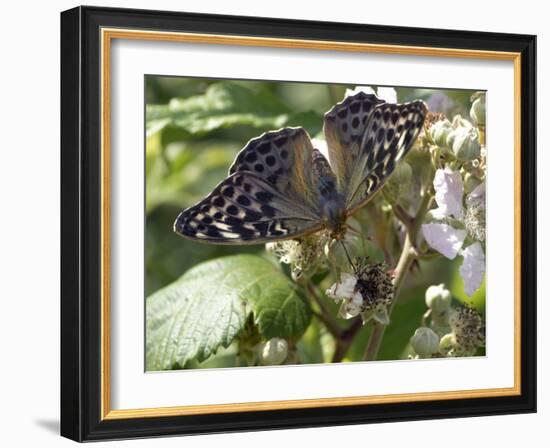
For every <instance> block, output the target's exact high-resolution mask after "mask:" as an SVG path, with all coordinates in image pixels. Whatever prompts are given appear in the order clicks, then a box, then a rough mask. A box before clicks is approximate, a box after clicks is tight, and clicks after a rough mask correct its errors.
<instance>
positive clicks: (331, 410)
mask: <svg viewBox="0 0 550 448" xmlns="http://www.w3.org/2000/svg"><path fill="white" fill-rule="evenodd" d="M117 40H132V41H143V42H171V43H173V44H177V43H178V42H186V43H195V44H198V45H200V46H202V47H201V48H205V47H207V46H209V45H211V46H216V45H233V46H238V47H239V48H241V49H242V51H243V52H246V51H247V49H250V50H252V49H256V50H257V49H258V48H259V49H263V48H265V49H267V48H283V49H286V50H288V51H298V50H314V51H319V52H323V51H325V52H333V53H334V52H335V53H338V52H342V53H344V52H345V53H346V54H352V55H353V54H376V55H400V56H404V57H408V58H415V57H421V56H422V57H428V58H429V57H434V58H438V57H439V58H450V59H452V60H455V59H456V60H463V59H466V60H475V61H489V62H490V61H507V62H508V63H511V64H512V65H513V79H514V82H513V92H512V91H511V90H512V89H510V92H509V94H510V95H511V96H513V110H514V120H513V123H514V130H513V136H514V142H513V147H514V172H515V175H514V179H509V181H510V182H513V184H514V199H513V201H514V204H513V210H514V214H513V216H514V217H513V219H514V223H513V235H514V243H513V247H514V250H513V254H512V255H511V259H514V260H515V261H514V269H513V272H514V287H513V290H510V291H509V296H510V298H511V300H512V302H513V307H514V317H513V319H514V323H513V333H514V334H513V337H512V338H511V339H512V340H513V347H512V348H511V350H513V360H514V361H513V366H511V369H512V370H513V385H512V386H511V387H495V388H482V389H476V390H459V391H440V392H414V391H410V392H408V393H402V394H392V395H385V394H373V395H369V396H341V397H329V398H326V397H316V398H315V397H314V398H309V399H296V400H288V399H285V400H268V401H258V402H233V403H223V404H204V405H186V404H185V403H181V405H178V406H173V405H172V406H165V407H164V406H163V407H143V408H131V409H113V408H112V406H111V395H112V393H113V387H114V386H116V385H113V384H112V376H111V373H112V372H111V360H112V357H113V356H115V355H116V354H115V353H114V351H112V350H111V349H112V344H111V331H112V326H111V321H110V318H111V316H112V310H113V306H114V304H113V302H112V301H111V294H110V291H111V287H112V285H113V284H114V283H115V282H116V281H117V278H116V276H114V274H113V273H112V272H111V268H110V263H111V245H113V244H115V243H116V238H118V237H119V235H118V234H113V233H112V232H111V228H110V223H111V216H112V213H113V207H115V206H116V204H114V202H113V201H112V200H111V184H112V181H113V178H112V175H113V173H114V171H112V168H113V167H112V165H111V161H112V156H113V154H112V153H111V139H112V136H113V134H114V133H115V131H116V130H113V129H112V128H111V121H110V120H111V115H112V110H111V98H112V94H113V92H112V90H111V84H110V76H111V73H112V69H113V60H112V53H111V49H112V44H113V42H115V41H117ZM535 55H536V37H535V36H530V35H516V34H501V33H486V32H474V31H455V30H436V29H421V28H403V27H392V26H382V25H364V24H350V23H331V22H313V21H298V20H282V19H271V18H269V19H268V18H256V17H238V16H220V15H205V14H191V13H181V12H165V11H144V10H131V9H126V10H125V9H111V8H98V7H77V8H74V9H71V10H68V11H65V12H63V13H62V14H61V435H63V436H65V437H68V438H70V439H73V440H76V441H92V440H104V439H121V438H141V437H155V436H164V435H186V434H198V433H213V432H231V431H246V430H268V429H280V428H298V427H313V426H330V425H342V424H363V423H375V422H388V421H403V420H418V419H433V418H451V417H467V416H480V415H498V414H510V413H527V412H535V411H536V387H537V379H536V301H535V298H536V266H537V262H536V248H537V246H536V241H537V239H536V143H535V142H536V61H535V57H536V56H535ZM297 70H298V69H297ZM212 76H216V73H212ZM117 163H118V162H117ZM125 169H131V167H129V168H125ZM140 243H141V242H140ZM141 299H142V298H136V300H141ZM119 349H120V347H119ZM123 349H124V348H123ZM141 374H143V372H141ZM116 384H120V383H119V382H118V381H117V383H116Z"/></svg>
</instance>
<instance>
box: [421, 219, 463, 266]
mask: <svg viewBox="0 0 550 448" xmlns="http://www.w3.org/2000/svg"><path fill="white" fill-rule="evenodd" d="M466 233H467V232H466V230H462V229H455V228H454V227H451V226H450V225H448V224H439V223H435V224H422V234H423V235H424V238H425V239H426V242H427V243H428V244H429V246H430V247H432V248H433V249H435V250H436V251H438V252H439V253H440V254H442V255H444V256H445V257H447V258H448V259H449V260H452V259H454V258H455V257H456V255H457V254H458V251H459V250H460V249H461V248H462V244H463V243H464V239H465V238H466Z"/></svg>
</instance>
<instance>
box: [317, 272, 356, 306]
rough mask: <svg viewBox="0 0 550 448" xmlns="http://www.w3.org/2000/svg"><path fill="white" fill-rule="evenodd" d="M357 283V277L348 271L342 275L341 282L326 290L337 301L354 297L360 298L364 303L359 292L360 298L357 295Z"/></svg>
mask: <svg viewBox="0 0 550 448" xmlns="http://www.w3.org/2000/svg"><path fill="white" fill-rule="evenodd" d="M356 284H357V277H355V275H351V274H348V273H345V272H344V273H342V275H341V276H340V282H339V283H335V284H334V285H332V286H331V287H330V288H329V289H327V291H326V295H327V296H328V297H330V298H331V299H334V300H335V301H336V302H339V301H340V300H347V299H350V298H354V299H355V301H357V300H359V299H360V303H359V304H361V303H363V298H362V297H361V294H359V298H357V297H355V294H356V293H355V285H356Z"/></svg>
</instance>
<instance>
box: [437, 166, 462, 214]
mask: <svg viewBox="0 0 550 448" xmlns="http://www.w3.org/2000/svg"><path fill="white" fill-rule="evenodd" d="M434 188H435V200H436V202H437V205H438V206H439V210H440V211H441V212H442V213H443V214H444V215H445V216H454V217H455V218H457V219H461V218H462V196H463V195H464V184H463V183H462V177H461V176H460V173H459V172H458V171H453V170H451V169H450V168H448V167H447V168H445V169H441V168H440V169H438V170H437V171H436V172H435V177H434Z"/></svg>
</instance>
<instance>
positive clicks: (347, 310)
mask: <svg viewBox="0 0 550 448" xmlns="http://www.w3.org/2000/svg"><path fill="white" fill-rule="evenodd" d="M361 302H362V300H361ZM362 310H363V308H362V307H361V305H358V304H357V303H355V302H354V301H350V302H347V301H344V302H342V306H340V310H339V311H338V316H340V317H341V318H343V319H351V318H352V317H355V316H358V315H359V314H360V313H361V311H362Z"/></svg>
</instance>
